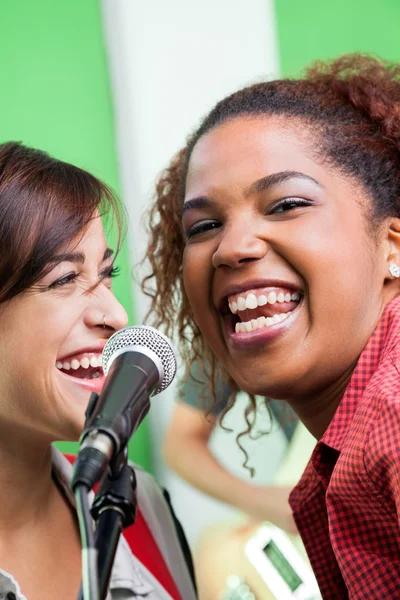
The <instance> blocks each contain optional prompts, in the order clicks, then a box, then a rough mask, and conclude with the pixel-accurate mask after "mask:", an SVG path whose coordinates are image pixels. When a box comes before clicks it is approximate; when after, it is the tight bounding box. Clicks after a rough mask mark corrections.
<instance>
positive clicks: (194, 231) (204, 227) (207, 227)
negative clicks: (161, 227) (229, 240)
mask: <svg viewBox="0 0 400 600" xmlns="http://www.w3.org/2000/svg"><path fill="white" fill-rule="evenodd" d="M218 227H221V223H220V222H219V221H211V220H210V221H201V222H200V223H196V224H195V225H192V227H190V229H189V230H188V231H187V232H186V237H187V238H189V239H190V238H191V237H193V236H194V235H198V234H200V233H205V232H206V231H211V229H217V228H218Z"/></svg>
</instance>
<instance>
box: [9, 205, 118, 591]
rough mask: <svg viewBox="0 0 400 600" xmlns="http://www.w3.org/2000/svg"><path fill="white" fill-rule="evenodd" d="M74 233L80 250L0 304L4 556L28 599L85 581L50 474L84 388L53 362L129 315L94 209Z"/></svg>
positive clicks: (80, 409)
mask: <svg viewBox="0 0 400 600" xmlns="http://www.w3.org/2000/svg"><path fill="white" fill-rule="evenodd" d="M72 242H75V243H72V244H71V248H73V252H74V253H77V252H78V253H81V255H84V256H83V257H82V256H80V258H79V260H77V261H73V260H68V261H62V262H61V263H59V264H57V265H56V266H55V267H54V268H53V269H52V271H51V272H50V273H48V274H47V275H46V276H45V277H44V278H43V280H42V281H40V282H39V284H40V289H39V288H35V289H33V290H29V291H28V292H24V293H22V294H20V295H19V296H17V297H15V298H14V299H12V300H11V301H10V302H9V303H8V304H7V305H3V307H2V311H1V313H0V330H1V336H2V344H1V348H0V398H1V401H0V433H1V434H0V454H1V457H2V460H1V461H0V488H1V489H2V510H1V514H0V566H1V568H2V569H3V570H5V571H7V572H9V573H11V574H12V575H13V576H14V578H15V579H16V580H17V581H18V583H19V585H20V587H21V591H22V593H23V594H25V596H26V597H27V598H29V600H50V599H51V600H54V598H59V599H60V600H75V599H76V597H77V594H78V591H79V586H80V582H81V551H80V539H79V533H78V527H77V520H76V515H75V514H74V512H73V511H72V510H71V508H70V506H69V504H68V502H67V501H66V499H65V497H64V495H63V493H62V492H61V491H60V489H59V488H58V486H57V485H56V484H55V482H54V479H53V478H52V468H51V453H50V444H51V442H53V441H55V440H76V439H78V438H79V435H80V432H81V430H82V426H83V423H84V413H85V409H86V406H87V402H88V400H89V397H90V391H89V390H88V389H87V387H85V385H84V383H82V382H79V381H78V380H76V381H74V379H73V377H71V378H68V377H66V376H65V375H64V374H63V373H61V372H60V371H59V370H58V369H57V368H56V362H57V360H58V359H59V358H60V357H64V356H67V355H68V356H72V355H73V354H79V352H81V351H82V350H83V349H88V348H91V349H92V350H93V351H95V350H97V351H98V352H101V348H102V347H103V346H104V343H105V342H106V340H107V339H108V337H110V335H111V334H112V333H113V332H114V331H116V330H118V329H120V328H121V327H123V326H125V325H126V323H127V316H126V313H125V310H124V309H123V307H122V306H121V305H120V304H119V302H118V301H117V300H116V298H115V297H114V295H113V293H112V291H111V279H110V277H109V276H108V272H109V271H110V269H111V267H112V258H111V257H110V256H109V253H108V252H106V250H107V245H106V241H105V237H104V232H103V227H102V224H101V220H100V218H99V217H98V216H97V217H96V218H94V219H93V221H92V223H91V224H90V225H89V227H88V229H87V230H86V232H85V234H84V237H83V238H82V239H81V240H80V241H79V243H78V244H76V241H75V240H73V241H72ZM69 250H70V249H69V248H63V249H61V250H60V251H62V252H68V251H69ZM105 257H106V258H105ZM82 258H84V260H83V261H82ZM73 274H75V275H77V277H76V278H74V276H73ZM54 282H58V283H57V284H56V285H55V287H49V286H52V285H53V284H54ZM93 286H94V288H93V289H92V290H91V291H88V290H89V289H90V288H92V287H93ZM103 315H106V316H107V327H106V328H105V329H104V327H103ZM49 574H51V576H49Z"/></svg>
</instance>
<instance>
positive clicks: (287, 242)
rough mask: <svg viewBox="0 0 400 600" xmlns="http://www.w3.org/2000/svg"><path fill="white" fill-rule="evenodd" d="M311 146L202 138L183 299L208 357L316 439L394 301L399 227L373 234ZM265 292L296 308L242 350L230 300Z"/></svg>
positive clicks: (189, 210)
mask: <svg viewBox="0 0 400 600" xmlns="http://www.w3.org/2000/svg"><path fill="white" fill-rule="evenodd" d="M316 136H317V133H316V132H313V131H312V130H310V128H307V127H306V126H305V125H304V124H303V123H302V122H301V120H300V119H298V120H292V121H289V120H288V119H282V118H281V119H279V118H277V117H262V118H261V117H260V118H251V117H248V118H236V119H234V120H231V121H229V122H226V123H224V124H222V125H220V126H217V127H216V128H214V129H213V130H211V131H209V132H208V133H207V134H205V135H204V136H203V137H202V138H200V140H199V141H198V142H197V144H196V146H195V147H194V150H193V153H192V156H191V159H190V162H189V170H188V175H187V181H186V194H185V201H184V210H183V216H182V226H183V229H184V231H185V234H186V236H187V244H186V248H185V251H184V257H183V276H184V284H185V289H186V293H187V295H188V298H189V301H190V304H191V306H192V310H193V313H194V318H195V320H196V322H197V324H198V325H199V327H200V329H201V331H202V333H203V335H204V337H205V338H206V339H207V341H208V343H209V344H210V346H211V347H212V349H213V351H214V353H215V354H216V356H217V357H218V359H219V360H220V361H221V362H222V363H223V365H224V366H225V368H226V369H227V371H228V372H229V373H230V374H231V375H232V376H233V377H234V379H235V380H236V382H237V383H238V385H239V387H240V388H241V389H243V390H245V391H247V392H251V393H254V394H259V395H263V396H266V397H272V398H278V399H279V398H281V399H285V400H286V401H288V402H289V403H290V405H291V406H292V408H293V409H294V410H295V412H296V413H297V414H298V416H299V418H300V419H301V420H302V421H303V423H304V424H305V425H306V427H307V428H308V429H309V431H310V432H311V433H312V434H313V435H314V436H315V437H316V438H317V439H319V438H320V437H321V436H322V434H323V433H324V431H325V430H326V428H327V426H328V424H329V423H330V421H331V419H332V417H333V415H334V413H335V411H336V408H337V406H338V404H339V402H340V400H341V398H342V396H343V393H344V390H345V389H346V386H347V385H348V383H349V380H350V378H351V375H352V372H353V370H354V367H355V365H356V362H357V359H358V357H359V355H360V353H361V352H362V350H363V348H364V347H365V345H366V343H367V341H368V339H369V337H370V336H371V334H372V332H373V330H374V328H375V327H376V324H377V322H378V321H379V318H380V316H381V315H382V312H383V310H384V308H385V306H386V304H387V303H388V302H389V301H390V300H392V299H393V298H394V297H395V296H397V295H398V294H399V291H400V286H399V281H398V279H394V278H393V277H392V276H391V274H390V273H389V264H390V263H394V264H397V265H398V264H400V221H399V219H398V218H396V217H387V218H385V219H383V220H382V221H381V222H380V223H379V224H378V225H377V226H376V227H375V228H374V229H373V228H372V226H371V222H370V219H369V218H368V215H369V214H370V213H371V210H370V209H371V202H372V198H371V197H370V195H369V193H368V192H367V191H366V190H365V189H364V188H363V185H362V184H361V183H360V182H359V181H357V180H355V179H354V178H350V177H346V176H345V175H344V174H343V173H342V172H341V171H339V169H337V168H335V167H334V166H332V165H328V164H327V163H326V161H324V160H323V159H322V158H321V157H318V156H317V155H316V150H315V148H316V144H315V137H316ZM271 281H273V282H274V284H273V287H275V288H278V289H279V288H280V287H282V288H284V289H285V288H286V289H287V288H289V289H290V290H296V291H298V292H299V293H300V295H301V301H300V302H298V304H297V305H296V307H295V309H294V310H293V312H292V315H291V317H290V318H288V319H287V322H286V323H285V322H284V321H282V325H281V326H276V329H275V333H273V334H272V333H271V334H270V335H269V337H268V338H267V337H265V336H264V338H263V337H262V336H258V337H257V336H254V335H252V334H248V335H247V334H242V337H241V339H240V340H239V339H238V338H239V337H240V336H237V335H236V336H235V335H234V334H232V330H231V329H230V328H229V327H230V326H229V322H230V321H231V316H230V315H229V314H228V313H229V310H228V308H227V306H228V301H229V296H230V295H231V294H232V293H233V291H235V290H237V289H241V290H243V291H244V293H245V292H246V291H248V290H253V289H255V290H256V291H257V290H258V289H259V288H260V287H262V288H264V287H266V288H267V289H268V288H271V287H272V286H271ZM276 282H278V283H276ZM232 290H233V291H232ZM270 331H273V330H272V329H271V330H270ZM256 338H257V339H256Z"/></svg>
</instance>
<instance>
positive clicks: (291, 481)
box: [194, 424, 321, 600]
mask: <svg viewBox="0 0 400 600" xmlns="http://www.w3.org/2000/svg"><path fill="white" fill-rule="evenodd" d="M314 445H315V439H314V438H312V436H311V435H310V434H309V432H308V431H307V430H306V429H305V428H304V426H303V425H301V424H299V425H298V426H297V428H296V431H295V433H294V436H293V439H292V442H291V444H290V447H289V451H288V454H287V456H286V458H285V460H284V462H283V464H282V467H281V469H280V470H279V473H278V474H277V476H276V477H275V479H274V482H273V483H274V485H278V484H280V485H295V483H296V482H297V481H298V479H299V478H300V476H301V473H302V472H303V470H304V468H305V465H306V464H307V462H308V460H309V457H310V456H311V453H312V450H313V448H314ZM194 561H195V567H196V579H197V582H198V592H199V600H321V595H320V592H319V590H318V585H317V582H316V580H315V577H314V574H313V572H312V569H311V567H310V565H309V562H308V559H307V557H306V553H305V550H304V547H303V545H302V542H301V540H300V536H298V535H297V536H289V535H288V534H286V533H284V532H283V531H282V530H280V529H278V527H275V526H274V525H273V524H272V523H268V522H267V523H259V524H255V523H251V524H249V523H248V521H246V520H244V519H243V521H242V522H237V521H236V522H225V523H217V524H215V525H212V526H211V527H209V528H208V529H207V530H206V531H205V532H203V535H202V536H201V539H200V540H199V543H198V544H197V547H196V549H195V552H194Z"/></svg>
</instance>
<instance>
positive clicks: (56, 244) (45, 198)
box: [0, 142, 125, 302]
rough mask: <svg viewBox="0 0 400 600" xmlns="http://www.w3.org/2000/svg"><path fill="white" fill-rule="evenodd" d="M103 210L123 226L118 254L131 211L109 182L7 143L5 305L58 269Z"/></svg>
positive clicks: (1, 162)
mask: <svg viewBox="0 0 400 600" xmlns="http://www.w3.org/2000/svg"><path fill="white" fill-rule="evenodd" d="M97 212H99V213H100V214H101V215H102V217H103V220H105V221H106V222H107V225H108V226H111V227H115V226H116V228H117V232H118V237H117V249H116V254H117V252H118V250H119V247H120V244H121V239H122V237H123V230H124V228H125V212H124V210H123V207H122V205H121V204H120V202H119V201H118V199H117V198H116V196H115V195H114V193H113V192H112V190H111V189H110V188H109V187H108V186H107V185H106V184H105V183H103V182H102V181H100V180H99V179H97V178H96V177H94V176H93V175H91V174H90V173H88V172H87V171H85V170H83V169H80V168H78V167H75V166H74V165H71V164H69V163H66V162H63V161H60V160H57V159H55V158H53V157H51V156H49V155H48V154H47V153H46V152H43V151H41V150H36V149H33V148H29V147H26V146H24V145H22V144H20V143H18V142H8V143H5V144H1V145H0V302H5V301H7V300H10V299H11V298H13V297H14V296H16V295H17V294H20V293H21V292H23V291H25V290H27V289H29V288H30V287H31V286H33V285H34V284H35V283H37V281H38V280H39V279H40V278H41V277H43V275H45V274H46V273H47V272H48V271H49V270H50V269H51V268H53V267H54V262H52V258H53V257H54V256H55V255H56V254H57V251H58V250H59V249H60V248H61V247H63V246H65V245H68V244H70V243H71V242H74V241H75V240H76V241H77V242H78V241H79V236H80V235H83V233H84V231H85V229H86V227H87V226H88V224H89V223H90V221H91V220H92V219H93V218H94V217H95V215H96V214H97ZM109 217H111V222H109Z"/></svg>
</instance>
